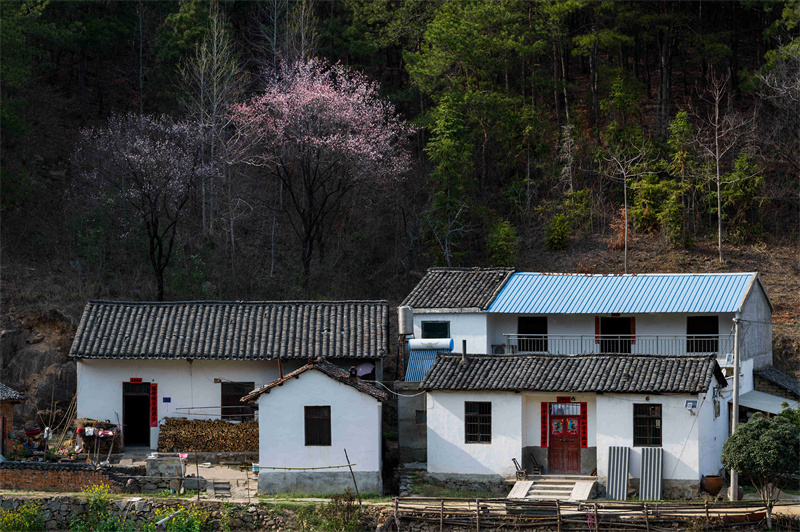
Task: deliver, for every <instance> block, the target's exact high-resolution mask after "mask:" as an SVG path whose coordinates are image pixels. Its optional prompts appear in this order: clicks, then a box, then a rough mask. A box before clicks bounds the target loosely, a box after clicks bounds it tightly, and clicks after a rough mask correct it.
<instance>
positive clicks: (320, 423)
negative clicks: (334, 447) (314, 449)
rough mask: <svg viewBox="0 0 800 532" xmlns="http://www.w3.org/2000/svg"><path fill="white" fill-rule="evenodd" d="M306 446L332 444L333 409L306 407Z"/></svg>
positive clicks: (327, 407)
mask: <svg viewBox="0 0 800 532" xmlns="http://www.w3.org/2000/svg"><path fill="white" fill-rule="evenodd" d="M305 426H306V427H305V428H306V445H330V444H331V407H330V406H307V407H305Z"/></svg>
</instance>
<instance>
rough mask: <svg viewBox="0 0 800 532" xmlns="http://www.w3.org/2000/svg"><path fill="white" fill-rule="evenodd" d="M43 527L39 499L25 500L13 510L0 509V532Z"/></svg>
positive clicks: (26, 531) (24, 531)
mask: <svg viewBox="0 0 800 532" xmlns="http://www.w3.org/2000/svg"><path fill="white" fill-rule="evenodd" d="M44 529H45V527H44V519H43V518H42V509H41V507H40V503H39V501H26V502H24V503H22V504H20V505H19V506H18V507H17V508H16V509H14V510H0V532H38V531H40V530H44Z"/></svg>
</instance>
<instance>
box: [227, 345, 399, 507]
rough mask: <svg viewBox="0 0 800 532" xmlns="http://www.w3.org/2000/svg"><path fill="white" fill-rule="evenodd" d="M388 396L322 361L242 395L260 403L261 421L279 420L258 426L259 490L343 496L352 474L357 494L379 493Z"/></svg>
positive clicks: (352, 373) (353, 370)
mask: <svg viewBox="0 0 800 532" xmlns="http://www.w3.org/2000/svg"><path fill="white" fill-rule="evenodd" d="M388 398H389V396H388V393H387V392H386V391H385V390H384V389H381V388H378V386H377V385H375V384H372V383H370V382H366V381H364V380H363V379H360V378H359V377H358V375H357V371H356V368H355V367H352V368H350V369H349V370H345V369H342V368H340V367H337V366H335V365H334V364H331V363H329V362H327V361H326V360H324V359H323V358H317V359H315V360H312V361H309V363H308V364H306V365H304V366H302V367H301V368H298V369H297V370H295V371H292V372H291V373H288V374H285V375H283V376H281V377H279V378H277V379H275V380H274V381H272V382H269V383H267V384H265V385H263V386H261V387H259V388H257V389H255V390H253V391H252V392H251V393H250V394H248V395H247V396H245V397H243V398H242V401H248V402H255V403H257V404H258V410H259V412H260V413H261V417H262V419H266V418H269V417H271V416H279V417H280V422H279V423H273V424H266V423H259V473H258V491H259V493H285V492H302V493H313V494H320V495H324V494H331V493H342V492H344V491H345V489H348V488H349V489H353V477H355V481H356V482H357V484H358V489H359V490H361V491H362V492H370V493H382V492H383V482H382V473H381V472H382V451H381V449H382V447H381V446H382V434H383V431H382V403H384V402H385V401H387V400H388ZM345 450H346V452H347V454H346V455H345ZM348 460H349V461H350V462H348ZM348 464H351V465H348ZM351 468H352V473H351Z"/></svg>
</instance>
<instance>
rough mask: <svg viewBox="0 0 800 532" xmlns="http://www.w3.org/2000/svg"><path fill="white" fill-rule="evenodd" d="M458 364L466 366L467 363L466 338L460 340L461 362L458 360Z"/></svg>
mask: <svg viewBox="0 0 800 532" xmlns="http://www.w3.org/2000/svg"><path fill="white" fill-rule="evenodd" d="M460 364H461V365H462V366H466V365H467V341H466V340H462V341H461V362H460Z"/></svg>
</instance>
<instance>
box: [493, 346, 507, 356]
mask: <svg viewBox="0 0 800 532" xmlns="http://www.w3.org/2000/svg"><path fill="white" fill-rule="evenodd" d="M492 354H493V355H505V354H506V344H500V345H493V346H492Z"/></svg>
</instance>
